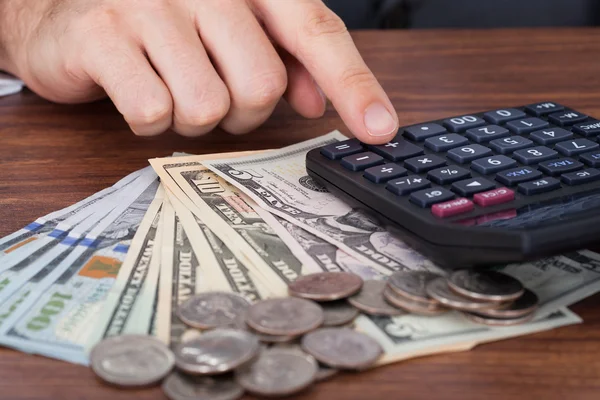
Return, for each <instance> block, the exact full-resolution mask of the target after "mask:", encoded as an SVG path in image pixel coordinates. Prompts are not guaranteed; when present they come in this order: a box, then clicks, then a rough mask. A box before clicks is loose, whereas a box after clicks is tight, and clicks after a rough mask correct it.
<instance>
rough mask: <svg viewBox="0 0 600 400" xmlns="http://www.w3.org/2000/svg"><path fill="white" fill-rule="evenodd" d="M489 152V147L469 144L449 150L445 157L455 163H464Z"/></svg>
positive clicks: (490, 152) (490, 151)
mask: <svg viewBox="0 0 600 400" xmlns="http://www.w3.org/2000/svg"><path fill="white" fill-rule="evenodd" d="M490 154H492V150H490V149H489V148H487V147H485V146H482V145H480V144H471V145H468V146H462V147H457V148H455V149H452V150H450V151H449V152H448V155H447V157H448V158H449V159H451V160H453V161H456V162H457V163H460V164H465V163H468V162H471V161H473V160H475V159H476V158H480V157H485V156H488V155H490Z"/></svg>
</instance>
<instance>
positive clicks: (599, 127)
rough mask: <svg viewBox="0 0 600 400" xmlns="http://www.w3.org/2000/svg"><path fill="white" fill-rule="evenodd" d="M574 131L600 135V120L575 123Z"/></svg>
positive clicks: (583, 134)
mask: <svg viewBox="0 0 600 400" xmlns="http://www.w3.org/2000/svg"><path fill="white" fill-rule="evenodd" d="M573 132H575V133H578V134H580V135H582V136H598V135H600V121H598V120H597V119H595V120H592V121H588V122H583V123H581V124H575V125H573Z"/></svg>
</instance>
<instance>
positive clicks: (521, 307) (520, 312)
mask: <svg viewBox="0 0 600 400" xmlns="http://www.w3.org/2000/svg"><path fill="white" fill-rule="evenodd" d="M538 303H539V299H538V297H537V295H536V294H535V293H533V292H532V291H531V290H529V289H525V292H524V293H523V295H522V296H521V297H519V298H518V299H516V300H515V301H513V302H512V303H510V304H507V305H506V307H505V308H499V309H491V310H480V311H477V314H480V315H482V316H486V317H492V318H519V317H522V316H525V315H527V314H531V313H533V312H534V311H535V309H536V308H537V306H538Z"/></svg>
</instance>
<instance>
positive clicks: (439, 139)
mask: <svg viewBox="0 0 600 400" xmlns="http://www.w3.org/2000/svg"><path fill="white" fill-rule="evenodd" d="M468 143H469V141H468V140H467V138H465V137H464V136H461V135H457V134H456V133H450V134H448V135H442V136H436V137H432V138H429V139H427V140H425V147H427V148H428V149H431V150H433V151H437V152H441V151H447V150H450V149H452V148H454V147H458V146H462V145H464V144H468Z"/></svg>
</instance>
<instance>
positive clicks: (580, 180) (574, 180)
mask: <svg viewBox="0 0 600 400" xmlns="http://www.w3.org/2000/svg"><path fill="white" fill-rule="evenodd" d="M560 179H561V180H562V181H563V182H564V183H566V184H567V185H570V186H574V185H581V184H584V183H588V182H593V181H596V180H598V179H600V171H598V170H597V169H594V168H588V169H584V170H583V171H577V172H570V173H568V174H564V175H563V176H561V177H560Z"/></svg>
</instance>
